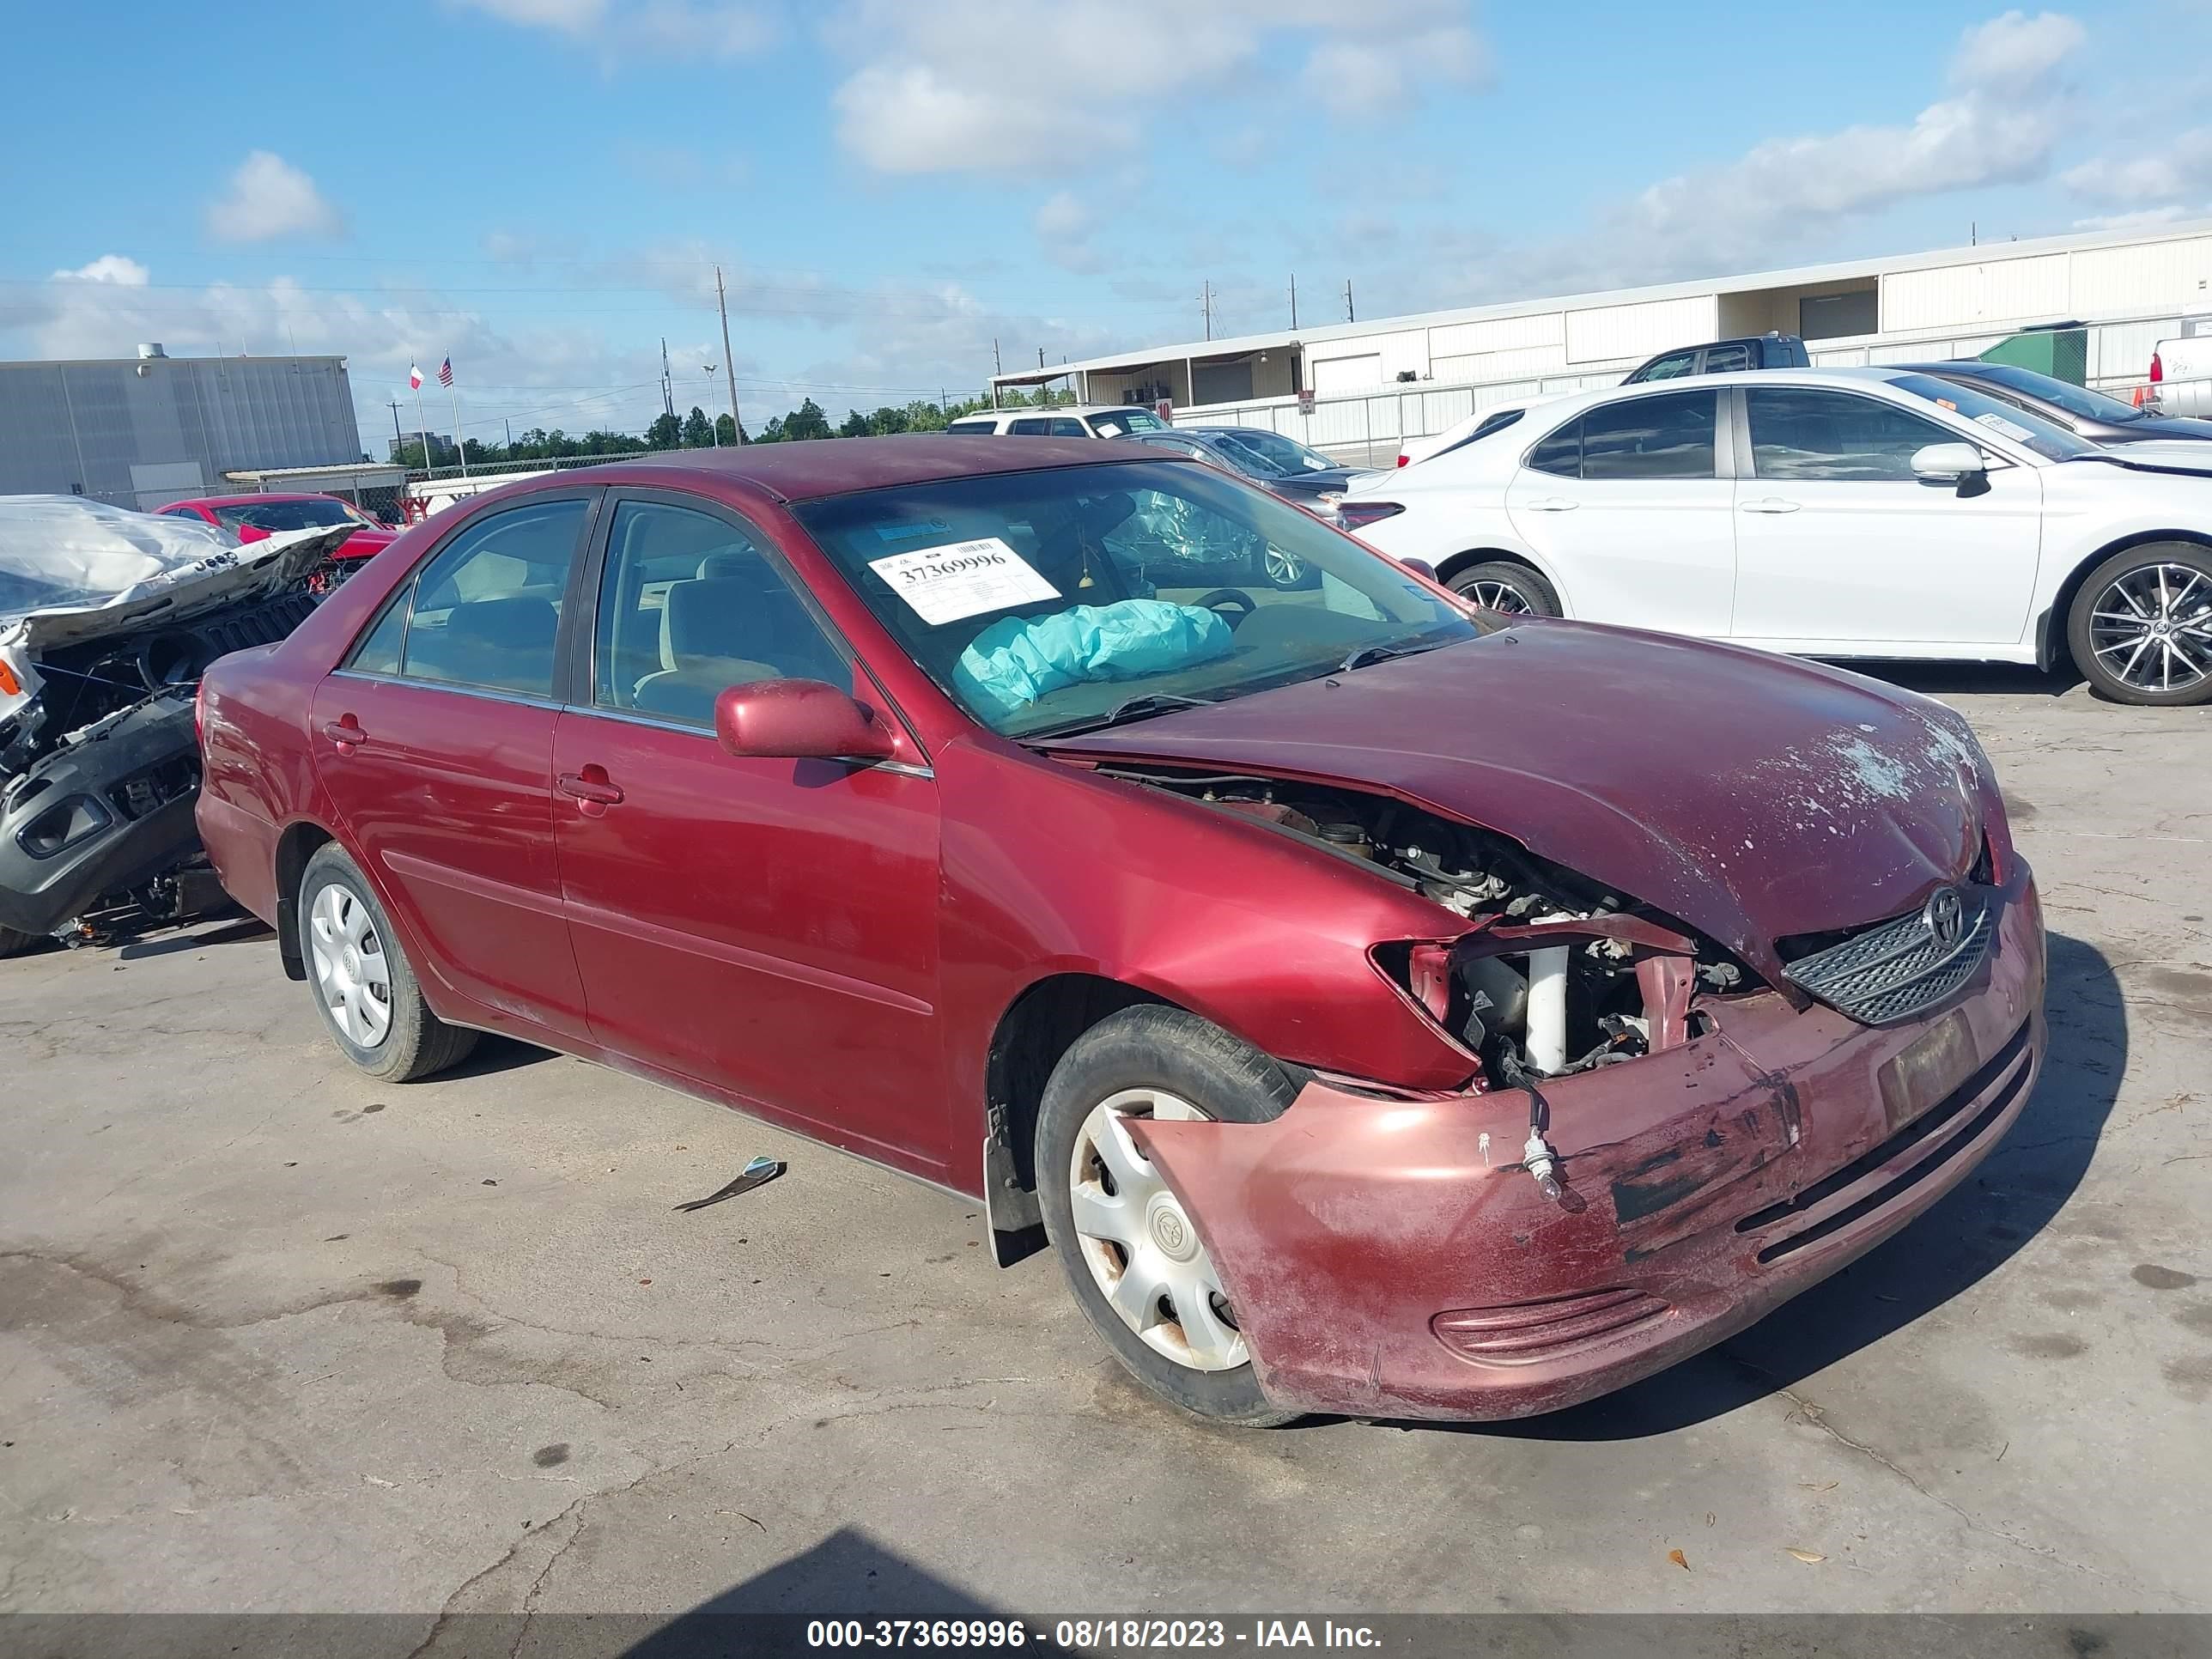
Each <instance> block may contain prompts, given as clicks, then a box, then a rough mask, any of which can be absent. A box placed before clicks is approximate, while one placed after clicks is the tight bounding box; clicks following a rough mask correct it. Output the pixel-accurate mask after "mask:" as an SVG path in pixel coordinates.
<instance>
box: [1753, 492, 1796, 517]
mask: <svg viewBox="0 0 2212 1659" xmlns="http://www.w3.org/2000/svg"><path fill="white" fill-rule="evenodd" d="M1740 505H1741V507H1742V508H1743V510H1744V511H1745V512H1747V513H1795V512H1796V510H1797V509H1798V508H1799V507H1801V506H1802V505H1803V503H1802V502H1800V501H1784V500H1783V499H1782V497H1781V496H1779V495H1762V496H1760V497H1759V500H1757V501H1744V502H1741V503H1740Z"/></svg>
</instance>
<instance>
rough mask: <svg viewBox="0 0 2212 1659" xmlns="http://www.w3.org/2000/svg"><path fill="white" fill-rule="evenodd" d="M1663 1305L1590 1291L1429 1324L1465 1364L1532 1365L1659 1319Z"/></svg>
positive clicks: (1643, 1296) (1638, 1294) (1462, 1313)
mask: <svg viewBox="0 0 2212 1659" xmlns="http://www.w3.org/2000/svg"><path fill="white" fill-rule="evenodd" d="M1666 1311H1667V1304H1665V1303H1664V1302H1662V1301H1661V1300H1660V1299H1659V1298H1658V1297H1656V1296H1651V1295H1648V1294H1647V1293H1645V1292H1644V1291H1635V1290H1626V1289H1621V1290H1611V1291H1588V1292H1585V1293H1584V1294H1583V1295H1580V1296H1563V1297H1554V1298H1553V1299H1552V1300H1550V1301H1548V1302H1518V1303H1515V1304H1513V1305H1512V1306H1510V1307H1505V1308H1462V1309H1459V1310H1456V1311H1455V1312H1452V1313H1441V1314H1438V1315H1437V1316H1436V1317H1435V1318H1434V1319H1432V1320H1431V1321H1430V1322H1429V1328H1430V1329H1431V1330H1433V1331H1434V1332H1435V1333H1436V1334H1437V1340H1438V1341H1440V1342H1442V1343H1443V1345H1444V1346H1446V1347H1447V1348H1449V1349H1450V1350H1451V1351H1452V1352H1454V1353H1455V1354H1458V1355H1459V1356H1461V1357H1462V1358H1466V1359H1481V1360H1487V1361H1489V1362H1490V1363H1492V1364H1522V1365H1525V1364H1533V1363H1534V1362H1535V1361H1537V1360H1541V1359H1551V1358H1556V1357H1558V1356H1559V1355H1560V1354H1563V1353H1571V1352H1574V1351H1575V1350H1576V1349H1577V1348H1582V1347H1587V1346H1589V1345H1590V1344H1591V1343H1593V1342H1595V1341H1597V1340H1600V1339H1601V1338H1603V1337H1607V1336H1612V1335H1614V1334H1617V1333H1619V1332H1621V1331H1625V1330H1627V1329H1629V1328H1632V1327H1634V1326H1639V1325H1643V1324H1644V1323H1646V1322H1649V1321H1651V1320H1654V1319H1657V1318H1659V1317H1660V1316H1662V1315H1663V1314H1665V1313H1666Z"/></svg>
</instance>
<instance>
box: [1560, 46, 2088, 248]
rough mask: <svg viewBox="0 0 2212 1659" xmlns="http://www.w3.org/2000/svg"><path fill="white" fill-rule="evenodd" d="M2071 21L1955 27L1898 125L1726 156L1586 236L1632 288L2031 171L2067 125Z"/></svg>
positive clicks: (2044, 163)
mask: <svg viewBox="0 0 2212 1659" xmlns="http://www.w3.org/2000/svg"><path fill="white" fill-rule="evenodd" d="M2081 40H2082V31H2081V25H2080V24H2079V23H2077V22H2075V21H2074V20H2073V19H2072V18H2070V17H2066V16H2063V15H2057V14H2054V13H2048V12H2046V13H2045V14H2043V15H2039V16H2037V17H2028V16H2026V15H2023V14H2021V13H2020V12H2016V11H2015V12H2007V13H2005V14H2004V15H2002V16H2000V17H1997V18H1994V19H1992V20H1991V21H1989V22H1987V23H1984V24H1980V25H1978V26H1977V27H1973V28H1970V29H1968V30H1967V31H1966V33H1965V34H1964V35H1963V36H1961V38H1960V42H1959V46H1958V47H1957V49H1956V50H1955V52H1954V54H1953V57H1952V59H1951V64H1950V80H1951V83H1952V87H1953V92H1952V94H1951V95H1950V96H1948V97H1946V98H1942V99H1940V100H1937V101H1936V102H1935V103H1932V104H1929V106H1927V107H1926V108H1924V109H1923V110H1922V111H1920V112H1919V113H1918V114H1917V115H1916V116H1915V117H1914V118H1912V119H1911V121H1910V122H1909V123H1906V124H1904V125H1893V126H1856V127H1849V128H1845V129H1844V131H1840V132H1830V133H1820V134H1814V135H1809V136H1807V137H1796V138H1778V139H1771V140H1769V141H1767V142H1765V143H1761V144H1758V145H1755V146H1753V148H1752V149H1749V150H1747V151H1746V152H1745V153H1744V154H1743V155H1741V156H1740V157H1738V158H1737V159H1736V160H1735V161H1730V162H1727V163H1725V164H1723V165H1722V166H1719V167H1711V168H1706V169H1703V170H1700V171H1699V172H1695V173H1682V174H1678V175H1676V176H1675V177H1673V178H1670V179H1662V180H1661V181H1660V182H1659V183H1657V184H1655V185H1651V186H1650V188H1649V189H1647V190H1645V191H1643V192H1642V193H1641V194H1640V195H1638V196H1637V197H1635V198H1634V199H1633V200H1632V201H1630V202H1627V203H1625V204H1621V205H1620V206H1619V207H1618V208H1616V209H1614V210H1612V211H1610V212H1609V213H1607V214H1606V215H1605V216H1603V220H1604V222H1603V224H1602V225H1601V235H1600V236H1599V237H1598V238H1597V239H1596V240H1597V241H1598V242H1599V243H1601V244H1607V245H1609V246H1608V251H1609V252H1611V253H1612V254H1613V256H1614V259H1615V261H1616V262H1618V261H1619V260H1621V259H1629V260H1633V261H1634V262H1635V264H1636V265H1637V266H1638V270H1637V274H1636V276H1635V277H1634V280H1638V281H1646V282H1649V281H1657V280H1662V278H1664V277H1666V276H1674V275H1677V274H1680V273H1682V272H1683V271H1685V270H1689V269H1705V268H1711V269H1714V270H1725V269H1728V268H1729V267H1730V266H1732V265H1741V264H1743V263H1745V262H1747V261H1750V262H1757V261H1760V260H1764V259H1767V258H1775V257H1778V256H1779V255H1780V254H1782V253H1784V252H1787V251H1788V250H1790V248H1791V247H1792V246H1796V245H1797V244H1799V243H1802V241H1803V240H1807V239H1808V237H1810V236H1811V235H1814V234H1817V233H1819V232H1820V231H1823V230H1826V229H1828V228H1832V227H1833V226H1834V225H1835V224H1836V223H1837V222H1839V221H1842V220H1845V219H1849V218H1851V217H1853V216H1860V215H1864V214H1868V213H1871V212H1875V211H1877V210H1881V209H1882V208H1886V207H1889V206H1892V205H1893V204H1897V203H1899V202H1903V201H1906V200H1909V199H1911V198H1913V197H1926V196H1938V195H1942V194H1945V193H1947V192H1951V191H1966V190H1976V189H1982V188H1985V187H1988V186H1991V185H2010V184H2021V183H2024V182H2027V181H2028V180H2031V179H2038V178H2040V177H2042V176H2044V175H2045V173H2047V172H2048V171H2049V169H2050V166H2051V152H2052V150H2053V149H2054V148H2055V147H2056V145H2057V142H2058V140H2059V139H2060V138H2061V137H2063V135H2064V133H2065V132H2066V131H2067V128H2068V115H2069V109H2068V98H2067V89H2066V86H2065V82H2064V80H2063V75H2062V73H2061V72H2062V70H2063V68H2064V66H2065V64H2066V63H2067V60H2068V59H2069V57H2070V56H2071V55H2072V53H2073V52H2075V49H2077V48H2078V47H2079V46H2080V45H2081Z"/></svg>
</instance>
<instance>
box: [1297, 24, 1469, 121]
mask: <svg viewBox="0 0 2212 1659" xmlns="http://www.w3.org/2000/svg"><path fill="white" fill-rule="evenodd" d="M1489 68H1490V55H1489V52H1487V51H1486V48H1485V47H1484V46H1483V44H1482V42H1481V40H1480V39H1478V38H1477V37H1476V35H1475V33H1474V30H1473V29H1471V28H1468V27H1466V26H1465V25H1464V24H1449V25H1446V26H1444V27H1439V28H1433V29H1426V30H1423V31H1421V32H1420V33H1415V34H1412V35H1407V34H1402V33H1400V34H1393V35H1392V36H1390V37H1389V38H1388V39H1386V40H1364V39H1363V40H1323V41H1322V42H1321V43H1320V44H1319V45H1317V46H1315V47H1314V49H1313V53H1312V55H1311V56H1310V57H1309V58H1307V59H1306V67H1305V74H1304V82H1305V87H1306V90H1307V91H1308V92H1309V93H1310V94H1312V95H1313V96H1314V97H1315V98H1316V99H1317V100H1320V103H1321V106H1322V108H1324V109H1326V110H1327V111H1328V112H1329V113H1330V114H1332V115H1334V116H1335V117H1337V118H1339V119H1340V120H1359V119H1364V118H1370V117H1375V116H1381V115H1386V114H1388V113H1389V112H1391V111H1393V110H1396V109H1401V108H1403V107H1404V106H1405V105H1406V104H1407V101H1408V100H1411V99H1413V98H1414V97H1416V96H1417V95H1418V91H1419V88H1418V86H1417V84H1416V83H1417V82H1418V81H1419V80H1422V79H1427V80H1431V81H1438V82H1449V83H1451V84H1453V85H1457V86H1472V85H1474V84H1475V83H1476V82H1479V81H1480V80H1481V79H1482V78H1483V77H1484V76H1486V74H1487V73H1488V72H1489Z"/></svg>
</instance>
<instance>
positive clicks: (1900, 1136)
mask: <svg viewBox="0 0 2212 1659" xmlns="http://www.w3.org/2000/svg"><path fill="white" fill-rule="evenodd" d="M2031 1069H2032V1066H2031V1063H2030V1058H2029V1056H2028V1027H2027V1025H2026V1024H2022V1025H2021V1028H2020V1029H2019V1030H2017V1031H2015V1032H2014V1033H2013V1034H2012V1036H2010V1037H2008V1038H2007V1039H2006V1041H2005V1043H2004V1046H2003V1047H2002V1048H1999V1049H1998V1050H1997V1051H1996V1054H1992V1055H1990V1058H1989V1059H1988V1060H1986V1061H1984V1063H1983V1064H1982V1066H1980V1068H1979V1069H1978V1070H1977V1071H1976V1072H1975V1073H1974V1074H1973V1075H1972V1077H1970V1078H1968V1079H1966V1081H1965V1082H1964V1083H1962V1084H1960V1085H1959V1086H1958V1087H1957V1088H1955V1089H1954V1090H1953V1091H1951V1092H1950V1093H1949V1094H1948V1095H1946V1096H1944V1097H1943V1098H1942V1100H1940V1101H1938V1102H1936V1104H1935V1105H1933V1106H1931V1107H1929V1109H1927V1110H1926V1111H1924V1112H1923V1113H1922V1114H1921V1115H1919V1116H1918V1117H1917V1118H1915V1119H1913V1121H1911V1122H1910V1123H1908V1124H1906V1125H1905V1127H1903V1128H1901V1129H1899V1131H1898V1132H1897V1133H1895V1134H1893V1135H1892V1136H1890V1138H1889V1139H1887V1140H1885V1141H1883V1142H1882V1143H1881V1145H1880V1146H1876V1147H1875V1148H1874V1149H1873V1150H1872V1151H1870V1152H1864V1153H1862V1154H1861V1155H1860V1156H1859V1157H1857V1158H1853V1159H1852V1160H1851V1161H1850V1163H1849V1164H1845V1165H1844V1167H1843V1168H1842V1169H1840V1170H1834V1171H1832V1173H1830V1174H1828V1175H1826V1176H1822V1177H1821V1178H1820V1180H1818V1181H1816V1182H1814V1183H1813V1184H1812V1185H1811V1186H1809V1187H1807V1188H1804V1189H1803V1190H1802V1191H1800V1192H1798V1193H1796V1194H1792V1195H1791V1196H1790V1197H1789V1198H1787V1199H1784V1200H1783V1201H1782V1202H1781V1203H1779V1204H1770V1205H1768V1206H1766V1207H1765V1209H1763V1210H1759V1211H1757V1212H1754V1213H1753V1214H1751V1215H1747V1216H1746V1217H1744V1218H1743V1219H1742V1220H1741V1221H1739V1222H1737V1223H1736V1224H1735V1230H1736V1231H1738V1232H1740V1233H1748V1232H1756V1231H1759V1229H1761V1228H1763V1227H1771V1226H1773V1225H1775V1224H1776V1223H1778V1222H1782V1221H1787V1220H1789V1219H1790V1218H1791V1217H1793V1216H1799V1215H1802V1214H1804V1213H1805V1212H1807V1211H1808V1210H1811V1209H1813V1208H1814V1207H1815V1206H1818V1205H1820V1204H1824V1203H1826V1201H1827V1200H1829V1199H1832V1198H1833V1197H1834V1196H1835V1195H1836V1194H1838V1193H1840V1192H1842V1191H1844V1188H1848V1187H1852V1186H1855V1185H1857V1183H1858V1182H1862V1181H1863V1180H1865V1179H1866V1178H1867V1177H1868V1176H1870V1175H1872V1174H1874V1173H1875V1170H1879V1169H1881V1168H1882V1167H1883V1166H1884V1165H1885V1164H1891V1163H1893V1162H1894V1161H1895V1160H1896V1159H1897V1158H1899V1157H1900V1156H1901V1155H1902V1154H1904V1153H1905V1152H1908V1151H1910V1150H1911V1148H1912V1147H1913V1146H1916V1145H1917V1144H1919V1143H1920V1142H1923V1141H1925V1140H1928V1139H1930V1138H1932V1137H1933V1136H1934V1135H1935V1134H1936V1133H1937V1132H1938V1131H1939V1130H1941V1129H1942V1128H1943V1127H1945V1126H1946V1125H1948V1124H1949V1123H1950V1122H1951V1121H1952V1120H1953V1119H1954V1118H1956V1117H1957V1116H1958V1115H1960V1113H1961V1112H1963V1111H1965V1110H1966V1109H1967V1108H1968V1107H1969V1106H1971V1105H1972V1104H1973V1103H1974V1102H1975V1101H1977V1100H1978V1099H1980V1098H1981V1097H1982V1096H1983V1095H1984V1094H1985V1093H1987V1092H1988V1091H1989V1090H1990V1087H1991V1086H1992V1085H1995V1084H1996V1081H1997V1080H1998V1079H2000V1078H2003V1077H2005V1076H2006V1073H2010V1074H2011V1075H2010V1077H2009V1078H2008V1079H2007V1081H2006V1082H2005V1085H2004V1086H2003V1087H2002V1088H2001V1089H1999V1090H1997V1091H1996V1094H1995V1095H1994V1096H1992V1097H1990V1100H1989V1101H1988V1102H1987V1103H1984V1106H1983V1107H1982V1109H1981V1110H1980V1111H1978V1112H1977V1113H1975V1114H1974V1116H1973V1118H1972V1121H1969V1122H1968V1123H1967V1124H1966V1126H1965V1127H1963V1128H1961V1129H1960V1130H1959V1131H1958V1132H1957V1133H1954V1135H1953V1136H1952V1137H1951V1138H1950V1139H1948V1140H1947V1141H1945V1142H1944V1143H1943V1145H1942V1146H1939V1147H1937V1148H1936V1151H1935V1152H1934V1153H1932V1154H1931V1155H1930V1156H1929V1157H1927V1158H1923V1159H1922V1160H1921V1161H1920V1162H1919V1163H1917V1164H1914V1165H1913V1166H1912V1167H1911V1169H1909V1170H1903V1171H1901V1172H1899V1174H1898V1175H1897V1176H1893V1178H1892V1179H1890V1180H1889V1181H1887V1182H1884V1183H1883V1184H1882V1185H1881V1187H1879V1188H1876V1189H1875V1191H1873V1192H1871V1193H1869V1194H1867V1195H1866V1196H1865V1197H1863V1198H1861V1199H1859V1200H1857V1202H1855V1203H1851V1204H1848V1205H1845V1206H1844V1207H1843V1208H1842V1209H1840V1210H1838V1211H1837V1212H1835V1213H1834V1214H1833V1215H1831V1216H1825V1217H1823V1218H1821V1219H1820V1220H1819V1221H1816V1222H1814V1224H1813V1225H1811V1226H1809V1227H1808V1228H1806V1229H1805V1230H1804V1231H1802V1232H1796V1233H1790V1234H1787V1235H1785V1236H1784V1237H1781V1238H1778V1239H1776V1240H1774V1241H1773V1242H1772V1243H1770V1244H1768V1245H1767V1246H1766V1247H1765V1249H1761V1250H1760V1251H1759V1261H1760V1263H1761V1264H1762V1265H1764V1264H1765V1263H1767V1262H1771V1261H1778V1260H1780V1259H1781V1258H1782V1257H1784V1256H1785V1255H1791V1254H1793V1253H1795V1252H1796V1251H1798V1250H1802V1249H1804V1248H1805V1247H1806V1246H1807V1245H1808V1244H1817V1243H1820V1241H1821V1240H1822V1239H1824V1238H1826V1237H1829V1236H1830V1235H1831V1234H1832V1233H1837V1232H1840V1231H1843V1229H1844V1228H1845V1227H1848V1226H1850V1225H1851V1224H1852V1223H1853V1222H1855V1221H1857V1220H1859V1219H1861V1218H1863V1217H1866V1216H1869V1215H1871V1214H1873V1213H1874V1212H1875V1211H1876V1210H1879V1209H1881V1207H1882V1206H1884V1205H1886V1204H1888V1203H1890V1202H1892V1201H1893V1200H1896V1199H1898V1198H1900V1197H1902V1196H1903V1195H1904V1194H1905V1193H1906V1192H1907V1191H1908V1190H1910V1189H1911V1188H1914V1187H1917V1186H1918V1185H1919V1184H1920V1183H1921V1182H1923V1181H1925V1180H1926V1179H1927V1178H1928V1177H1929V1176H1932V1175H1934V1174H1935V1173H1936V1171H1937V1170H1940V1169H1942V1167H1943V1166H1944V1165H1945V1164H1948V1163H1949V1162H1950V1161H1951V1160H1952V1159H1953V1158H1956V1157H1957V1156H1958V1155H1959V1154H1960V1152H1964V1151H1965V1150H1966V1148H1967V1147H1969V1146H1972V1145H1973V1144H1974V1142H1975V1141H1977V1140H1978V1139H1980V1138H1981V1137H1982V1135H1983V1133H1984V1132H1985V1131H1986V1130H1987V1129H1988V1128H1989V1127H1990V1124H1992V1123H1994V1122H1996V1121H1997V1119H1998V1118H2000V1117H2002V1116H2003V1115H2004V1112H2005V1109H2006V1108H2007V1107H2008V1106H2010V1105H2011V1104H2012V1103H2013V1101H2014V1099H2015V1097H2017V1096H2018V1095H2019V1093H2020V1091H2021V1089H2022V1088H2024V1087H2026V1086H2027V1074H2028V1073H2029V1071H2030V1070H2031Z"/></svg>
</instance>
